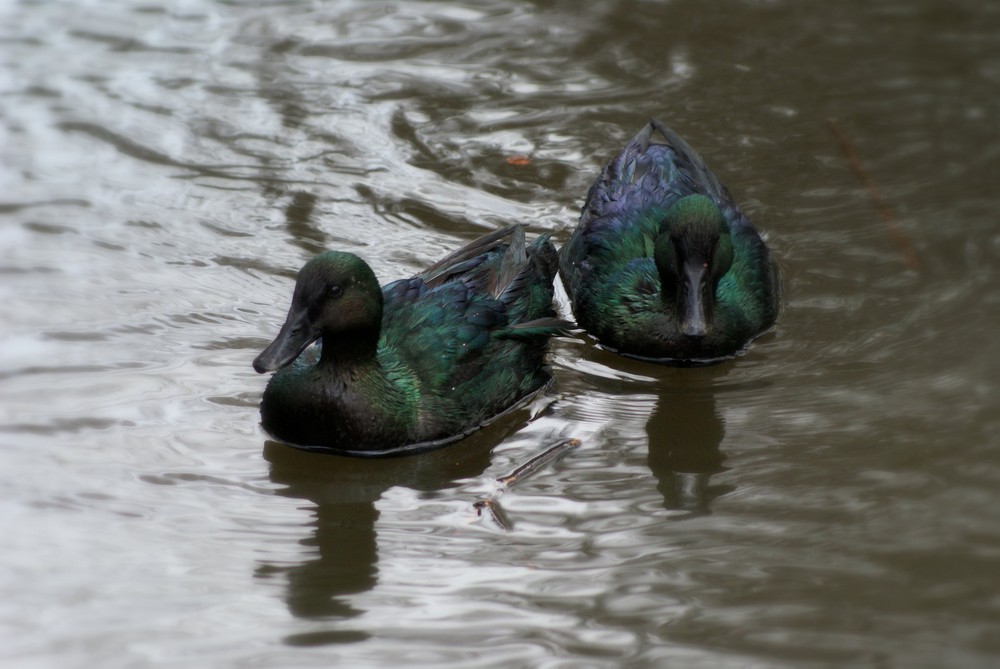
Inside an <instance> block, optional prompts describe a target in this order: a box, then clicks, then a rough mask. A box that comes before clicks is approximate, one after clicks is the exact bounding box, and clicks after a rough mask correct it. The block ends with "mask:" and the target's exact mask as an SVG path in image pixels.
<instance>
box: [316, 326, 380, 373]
mask: <svg viewBox="0 0 1000 669" xmlns="http://www.w3.org/2000/svg"><path fill="white" fill-rule="evenodd" d="M378 339H379V332H378V331H377V330H371V329H352V330H348V331H343V332H327V333H324V334H323V348H322V352H321V353H320V359H319V367H320V369H322V370H323V371H325V372H328V373H331V374H334V375H336V376H339V377H341V378H343V379H344V380H350V379H353V378H355V377H357V375H358V374H359V373H360V372H361V371H363V370H366V369H372V368H375V367H377V366H378V359H377V353H378Z"/></svg>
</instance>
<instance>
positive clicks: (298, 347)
mask: <svg viewBox="0 0 1000 669" xmlns="http://www.w3.org/2000/svg"><path fill="white" fill-rule="evenodd" d="M319 335H320V333H319V331H317V330H315V329H313V328H312V327H311V326H310V325H309V318H308V315H307V313H306V310H305V309H302V310H300V311H295V310H294V307H293V308H292V310H290V311H289V312H288V318H287V319H285V324H284V325H282V326H281V330H280V331H279V332H278V336H277V337H275V339H274V341H272V342H271V344H270V345H269V346H268V347H267V348H265V349H264V350H263V351H262V352H261V354H260V355H258V356H257V358H256V359H255V360H254V361H253V368H254V370H255V371H256V372H257V373H258V374H263V373H264V372H273V371H274V370H276V369H281V368H282V367H284V366H286V365H289V364H291V362H292V361H293V360H295V358H297V357H299V354H300V353H302V351H304V350H306V347H307V346H309V344H311V343H313V342H314V341H316V340H317V339H319Z"/></svg>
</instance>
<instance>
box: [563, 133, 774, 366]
mask: <svg viewBox="0 0 1000 669" xmlns="http://www.w3.org/2000/svg"><path fill="white" fill-rule="evenodd" d="M655 133H659V134H660V135H661V136H662V137H663V139H665V140H666V144H664V143H658V142H655V141H654V134H655ZM559 264H560V273H561V275H562V278H563V282H564V285H565V286H566V290H567V293H568V294H569V297H570V300H571V302H572V306H573V312H574V315H575V317H576V320H577V323H578V324H579V325H580V326H581V327H583V328H585V329H586V330H587V331H588V332H589V333H590V334H591V335H592V336H594V337H595V338H596V339H597V340H598V341H599V342H600V344H601V345H602V346H604V347H605V348H608V349H610V350H613V351H615V352H617V353H620V354H622V355H627V356H630V357H637V358H642V359H649V360H653V361H657V362H664V363H672V364H698V363H708V362H715V361H718V360H721V359H726V358H728V357H731V356H733V355H735V354H737V353H739V352H740V351H741V350H742V349H744V348H745V347H746V345H747V344H748V343H749V342H750V340H752V339H753V338H754V337H756V336H757V335H759V334H760V333H762V332H763V331H764V330H766V329H767V328H768V327H770V326H771V325H772V324H773V323H774V321H775V318H776V317H777V313H778V292H779V291H778V273H777V268H776V266H775V264H774V261H773V260H772V258H771V255H770V253H769V252H768V249H767V247H766V246H765V245H764V242H763V240H762V239H761V238H760V235H758V234H757V231H756V230H754V229H753V227H752V226H751V225H750V222H749V221H748V220H747V218H746V217H745V216H744V215H743V214H742V212H740V210H739V208H738V207H737V206H736V204H735V203H734V202H733V199H732V196H731V195H730V194H729V191H728V190H727V189H726V187H725V186H723V185H722V184H721V183H720V182H719V180H718V179H717V178H716V176H715V175H714V174H713V173H712V172H711V170H709V169H708V167H707V166H706V165H705V163H704V161H702V159H701V157H700V156H699V155H698V154H697V153H696V152H695V151H694V150H693V149H691V147H689V146H688V145H687V143H686V142H684V140H683V139H681V138H680V137H679V136H678V135H677V134H676V133H674V132H673V131H672V130H670V129H669V128H668V127H666V126H664V125H663V124H661V123H659V122H657V121H655V120H654V121H650V123H649V124H648V125H647V126H646V127H644V128H643V129H642V131H640V132H639V134H638V135H636V136H635V137H634V138H633V139H632V140H630V141H629V142H628V144H626V146H625V148H624V149H623V150H622V151H621V153H619V154H618V155H617V156H616V157H615V158H614V159H613V160H611V161H610V162H609V163H608V164H607V165H606V166H605V167H604V169H603V170H602V172H601V174H600V176H599V177H598V178H597V180H596V181H595V182H594V184H593V185H592V186H591V187H590V191H589V192H588V194H587V201H586V203H585V204H584V207H583V212H582V214H581V217H580V222H579V224H578V225H577V227H576V229H575V230H574V232H573V234H572V236H571V237H570V239H569V241H568V242H567V243H566V245H565V246H564V247H563V248H562V250H561V252H560V255H559Z"/></svg>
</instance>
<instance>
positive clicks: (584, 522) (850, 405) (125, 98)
mask: <svg viewBox="0 0 1000 669" xmlns="http://www.w3.org/2000/svg"><path fill="white" fill-rule="evenodd" d="M0 26H2V27H0V44H2V48H0V64H2V66H0V92H2V96H3V103H2V105H0V119H2V122H0V133H2V134H0V147H2V148H0V150H2V154H3V160H2V167H0V273H2V280H0V295H2V299H0V378H2V383H0V445H2V448H0V472H2V474H0V486H2V493H0V494H2V499H3V500H4V501H3V502H2V503H0V510H2V513H0V537H2V543H3V546H4V549H3V553H2V557H0V564H2V567H3V568H2V569H0V592H2V594H3V596H2V598H0V635H2V639H3V643H2V645H0V647H2V649H0V659H2V661H3V662H4V663H5V664H7V665H10V666H17V667H32V668H33V667H60V668H62V667H95V666H100V667H145V666H155V667H171V666H184V667H191V666H198V667H201V666H205V667H207V666H212V667H251V666H281V667H311V666H316V667H319V666H323V667H326V666H331V665H332V664H336V665H337V666H350V667H385V666H398V665H400V664H405V665H406V666H408V667H436V668H440V667H476V668H487V667H497V668H499V667H504V668H507V667H546V668H556V667H558V668H559V669H568V668H571V667H660V666H687V667H712V668H717V667H723V668H725V667H827V666H829V667H834V666H836V667H839V666H871V667H888V666H899V667H902V666H906V667H916V666H923V667H942V666H948V667H992V666H994V665H995V664H996V663H997V662H998V661H1000V643H998V642H997V640H996V630H997V626H998V624H1000V598H998V596H997V594H996V565H997V561H998V558H1000V512H998V511H997V509H998V508H1000V492H998V489H1000V486H998V484H1000V455H998V452H1000V440H998V438H997V436H996V435H997V433H998V430H1000V411H998V401H997V399H998V385H1000V384H998V381H997V379H1000V362H998V361H1000V340H998V339H997V337H996V336H995V332H996V331H997V328H998V327H1000V309H998V305H1000V291H998V290H997V289H996V286H997V285H998V282H1000V263H998V256H1000V232H998V228H997V224H996V221H995V214H994V210H995V206H996V204H997V199H998V198H997V196H996V194H995V183H994V181H995V175H996V174H997V173H998V167H1000V165H998V163H1000V143H998V142H997V138H996V131H995V119H996V118H997V115H998V112H1000V103H998V98H997V96H996V94H995V91H996V86H997V83H998V80H1000V12H998V10H997V8H996V7H995V6H994V5H993V4H992V3H988V2H972V1H971V0H970V1H969V2H960V3H947V4H946V3H938V2H933V1H932V0H921V1H916V2H909V1H907V2H902V1H899V2H894V1H891V0H889V1H886V2H882V3H864V2H856V1H851V2H841V3H833V4H831V3H821V2H787V1H781V0H778V1H774V2H727V3H724V5H721V6H719V7H718V8H716V7H714V6H713V8H711V9H710V8H708V7H705V6H702V5H701V4H699V3H680V2H673V3H669V2H662V3H658V2H627V1H622V2H608V3H600V4H597V3H594V4H592V5H585V4H582V3H577V2H545V3H543V2H536V3H532V2H518V1H516V0H484V1H483V2H476V3H471V2H470V3H464V4H460V3H433V2H400V3H369V2H329V3H321V2H285V3H283V2H277V1H275V2H249V1H247V2H237V1H235V0H234V1H230V2H209V0H177V1H176V2H165V1H164V0H150V2H144V3H139V2H135V3H128V2H100V3H98V2H75V1H52V2H31V1H28V0H23V1H21V2H14V1H11V2H8V3H5V4H4V5H3V7H2V9H0ZM650 115H656V116H658V117H660V118H662V119H663V120H665V121H667V122H668V123H670V124H671V125H672V126H673V127H674V128H675V129H676V130H678V131H679V132H681V134H683V135H684V136H685V137H686V138H687V139H688V141H689V142H690V143H691V144H692V145H693V146H695V147H696V148H698V150H699V151H700V152H701V153H702V154H703V155H704V156H705V158H706V160H707V161H708V162H709V164H710V165H711V166H713V167H714V168H715V170H716V171H717V172H718V173H719V175H720V177H721V178H722V180H723V181H724V182H725V183H727V184H728V185H729V187H730V188H731V190H733V192H734V195H735V196H736V198H737V200H738V201H739V202H741V203H742V204H743V205H744V208H745V210H746V212H747V213H748V214H749V215H750V217H751V218H752V220H754V221H755V223H756V224H757V226H758V227H759V228H760V229H762V230H763V231H765V232H766V233H767V235H768V239H769V243H770V244H771V246H772V247H773V249H774V252H775V255H776V256H777V257H778V258H779V261H780V264H781V269H782V275H783V284H784V290H785V296H784V308H783V311H782V314H781V317H780V321H779V324H778V326H777V327H776V328H775V329H774V330H773V331H772V332H770V333H769V334H767V335H766V336H765V337H763V338H761V339H760V340H759V341H758V342H757V343H756V344H755V345H754V346H753V348H752V349H751V351H750V352H749V353H748V354H747V355H745V356H743V357H741V358H739V359H737V360H735V361H733V362H730V363H727V364H724V365H720V366H716V367H710V368H704V369H668V368H660V367H655V366H650V365H645V364H643V363H639V362H635V361H628V360H624V359H621V358H617V357H615V356H613V355H610V354H608V353H606V352H603V351H601V350H599V349H597V348H595V347H594V346H593V345H592V343H590V342H589V341H588V340H586V339H585V338H578V339H574V338H564V339H560V340H558V341H556V342H554V343H553V346H552V354H551V363H552V372H553V375H554V377H555V385H554V386H553V388H552V389H551V390H550V391H549V392H548V393H547V395H546V396H545V397H543V398H540V399H539V400H538V401H537V402H535V403H534V404H533V405H532V406H530V407H528V408H525V409H524V410H521V411H519V412H516V413H514V414H512V415H511V416H508V417H507V418H505V419H504V420H503V421H500V422H499V423H497V424H496V425H493V426H491V427H490V428H488V429H486V430H484V431H482V432H480V433H478V434H477V435H475V436H474V437H472V438H470V439H468V440H466V441H464V442H462V443H460V444H457V445H453V446H450V447H448V448H445V449H442V450H440V451H436V452H433V453H427V454H424V455H420V456H415V457H411V458H403V459H395V460H384V461H361V460H351V459H345V458H337V457H325V456H319V455H314V454H308V453H301V452H297V451H292V450H290V449H287V448H284V447H281V446H278V445H276V444H273V443H268V442H267V439H266V437H265V435H264V434H263V433H262V432H261V431H260V428H259V426H258V416H257V405H258V402H259V399H260V394H261V391H262V390H263V387H264V384H265V382H266V379H265V378H264V377H260V376H257V375H256V374H254V373H253V371H252V370H251V369H250V362H251V361H252V359H253V357H254V356H255V355H256V354H257V353H258V352H259V351H260V350H261V349H262V348H263V346H264V345H266V343H267V342H268V340H269V338H270V337H271V336H273V334H274V333H275V332H276V329H277V326H278V325H279V323H280V321H281V320H282V318H283V316H284V312H285V309H286V307H287V300H288V297H289V294H290V290H291V281H292V277H293V276H294V272H295V271H296V270H297V269H298V267H299V266H300V265H301V264H302V263H303V262H304V261H305V260H306V259H307V258H309V257H310V256H311V255H312V254H314V253H315V252H317V251H318V250H320V249H324V248H328V247H330V248H340V249H345V250H350V251H354V252H357V253H359V254H361V255H363V256H364V257H365V258H366V259H368V260H369V261H370V262H371V264H372V266H373V267H374V269H375V271H376V273H377V274H378V275H379V276H380V278H381V279H382V280H383V281H390V280H394V279H397V278H401V277H404V276H407V275H409V274H412V273H413V272H415V271H417V270H418V269H419V268H421V267H423V266H425V265H427V264H429V263H430V262H432V261H434V260H435V259H437V258H438V257H440V256H441V255H443V254H444V253H446V252H448V251H450V250H452V249H454V248H456V247H457V246H458V245H460V244H462V243H464V242H466V241H469V240H471V239H473V238H474V237H476V236H478V235H479V234H481V233H483V232H485V231H488V230H490V229H493V228H495V227H496V226H499V225H503V224H507V223H510V222H515V221H520V222H525V223H527V224H528V225H529V229H530V231H531V232H532V233H538V232H543V231H552V232H553V233H554V237H555V240H556V242H557V243H561V242H563V241H564V240H565V239H566V238H567V237H568V235H569V231H570V230H571V228H572V226H573V225H574V224H575V220H576V216H577V212H578V209H579V206H580V204H581V203H582V199H583V196H584V194H585V192H586V188H587V186H588V185H589V183H590V181H591V180H592V179H593V178H594V176H595V175H596V173H597V170H598V169H599V166H600V165H601V164H602V163H603V162H604V161H605V160H606V159H607V158H608V157H610V156H611V155H612V154H613V153H614V152H615V151H616V150H617V149H618V147H619V146H620V145H621V144H622V143H623V142H624V141H625V139H626V138H627V137H629V136H630V135H632V134H633V133H634V132H636V131H637V130H638V129H639V128H640V127H641V125H642V124H643V123H644V122H645V119H646V118H647V117H648V116H650ZM831 117H835V118H837V119H838V122H839V126H840V127H841V128H842V129H843V131H844V133H845V134H846V135H847V136H848V137H849V138H850V141H851V142H852V143H853V145H854V146H855V148H856V150H857V152H858V154H859V155H860V157H861V159H862V161H863V163H864V169H865V171H866V173H867V174H868V176H869V178H870V179H871V180H872V183H873V184H874V185H875V187H876V189H877V191H878V193H879V194H880V196H881V197H882V198H883V199H884V200H885V202H886V203H887V204H888V206H889V207H890V208H891V210H892V212H893V215H894V217H895V220H896V221H897V223H898V226H899V228H900V229H901V231H902V233H903V234H904V236H905V239H906V240H908V242H909V243H910V244H912V246H913V248H914V249H915V252H916V264H912V263H908V261H907V258H906V256H905V253H904V251H905V248H904V246H902V245H903V244H905V243H906V242H901V241H899V239H898V238H897V237H896V236H895V235H894V233H893V231H892V230H891V229H890V228H889V227H888V226H887V225H886V224H885V223H884V222H883V221H882V219H881V218H880V217H879V215H878V214H877V213H876V210H875V208H874V206H873V203H872V201H871V199H870V198H869V196H868V195H867V193H866V192H865V191H864V190H863V189H862V187H861V185H860V182H859V180H858V176H857V175H856V174H855V173H854V172H853V171H852V168H851V166H850V164H849V162H848V160H847V157H846V156H845V154H844V152H843V151H842V149H841V147H840V145H839V144H838V143H837V140H836V138H835V136H834V135H833V133H832V132H831V130H830V127H829V126H828V124H827V119H828V118H831ZM523 157H526V158H527V161H525V160H524V159H523ZM523 163H527V164H523ZM568 437H575V438H578V439H580V440H581V445H580V446H579V447H577V448H575V449H571V450H570V451H569V452H567V453H566V454H564V455H563V456H562V457H561V458H560V459H558V460H557V461H555V462H553V463H551V464H549V465H547V466H545V467H543V468H542V469H541V470H540V471H538V472H536V473H535V474H534V475H532V476H530V477H528V478H525V479H523V480H521V481H519V482H518V483H516V484H515V485H514V486H512V487H510V488H509V489H504V488H502V487H501V486H500V485H499V484H498V483H497V478H498V477H502V476H505V475H506V474H509V473H510V472H511V471H513V470H514V469H516V468H517V467H518V466H519V465H520V464H522V463H524V462H526V461H527V460H529V459H530V458H532V457H533V456H535V455H537V454H538V453H540V452H542V451H543V450H544V449H545V448H546V447H547V446H548V445H549V444H552V443H555V442H556V441H558V440H560V439H564V438H568ZM483 499H493V500H495V502H496V505H497V507H498V511H497V513H498V514H502V515H501V516H500V518H501V520H503V521H504V522H506V523H509V528H508V529H505V528H504V527H503V526H502V525H501V524H500V523H499V522H498V521H497V520H494V519H493V518H492V517H491V514H490V513H484V514H482V515H479V514H477V511H476V508H475V507H474V504H475V502H477V501H479V500H483Z"/></svg>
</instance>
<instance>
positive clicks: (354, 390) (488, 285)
mask: <svg viewBox="0 0 1000 669" xmlns="http://www.w3.org/2000/svg"><path fill="white" fill-rule="evenodd" d="M556 266H557V258H556V252H555V249H554V248H553V247H552V244H551V243H550V242H549V240H548V237H547V236H540V237H538V238H537V239H536V240H535V241H534V242H533V243H532V244H531V245H527V244H526V241H525V235H524V229H523V228H522V227H521V226H513V227H510V228H506V229H503V230H499V231H496V232H494V233H491V234H488V235H486V236H484V237H481V238H480V239H478V240H476V241H474V242H472V243H471V244H469V245H468V246H466V247H464V248H462V249H460V250H458V251H456V252H455V253H453V254H451V255H449V256H447V257H445V258H443V259H442V260H440V261H438V262H437V263H435V264H434V265H432V266H430V267H428V268H427V269H426V270H424V271H423V272H421V273H419V274H417V275H416V276H414V277H412V278H410V279H403V280H400V281H396V282H393V283H390V284H388V285H386V286H385V287H384V288H380V287H379V283H378V280H377V279H376V277H375V274H374V272H373V271H372V269H371V268H370V267H369V266H368V265H367V264H366V263H365V262H364V261H363V260H362V259H361V258H359V257H358V256H356V255H353V254H351V253H345V252H340V251H329V252H327V253H323V254H321V255H319V256H317V257H315V258H313V259H312V260H310V261H309V262H308V263H306V265H305V266H304V267H303V268H302V269H301V271H300V272H299V275H298V279H297V280H296V283H295V291H294V293H293V295H292V305H291V308H290V309H289V311H288V317H287V319H286V321H285V324H284V325H283V326H282V327H281V331H280V332H279V333H278V336H277V338H276V339H275V340H274V342H272V343H271V345H270V346H268V347H267V348H266V349H265V350H264V351H263V352H262V353H261V354H260V355H259V356H258V357H257V359H256V360H254V363H253V366H254V369H255V370H257V371H258V372H260V373H263V372H267V371H272V370H278V371H277V373H275V374H274V376H272V377H271V379H270V381H269V382H268V384H267V388H266V390H265V391H264V396H263V399H262V400H261V420H262V424H263V427H264V429H265V430H267V431H268V432H269V433H271V434H272V435H273V436H275V437H277V438H278V439H280V440H282V441H285V442H288V443H290V444H291V445H295V446H300V447H305V448H309V449H311V450H323V451H330V452H337V453H343V454H347V455H360V456H384V455H399V454H405V453H410V452H417V451H420V450H426V449H429V448H433V447H437V446H441V445H444V444H447V443H450V442H452V441H455V440H457V439H460V438H462V437H463V436H466V435H468V434H470V433H471V432H473V431H475V430H477V429H478V428H480V427H481V426H482V425H484V424H485V423H487V422H489V421H490V420H491V419H493V418H495V417H497V416H498V415H500V414H502V413H504V412H505V411H507V410H508V409H510V408H511V407H512V406H514V405H516V404H518V402H519V401H520V400H522V399H524V398H526V397H528V396H529V395H531V394H532V393H534V392H535V391H538V390H540V389H541V388H542V387H543V386H545V385H546V383H547V382H548V380H549V375H548V373H547V371H546V368H545V365H544V363H545V351H546V342H547V339H548V337H550V336H551V335H553V334H556V333H558V332H561V331H562V330H564V329H565V328H566V327H568V326H570V324H569V323H566V322H564V321H560V320H558V319H557V318H556V317H555V314H554V312H553V309H552V281H553V277H554V275H555V272H556ZM317 340H320V342H321V345H320V347H319V349H320V350H319V355H318V358H317V356H316V355H315V354H314V353H313V350H310V351H306V349H307V348H308V347H309V345H310V344H311V343H313V342H315V341H317ZM304 351H305V353H304Z"/></svg>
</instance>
